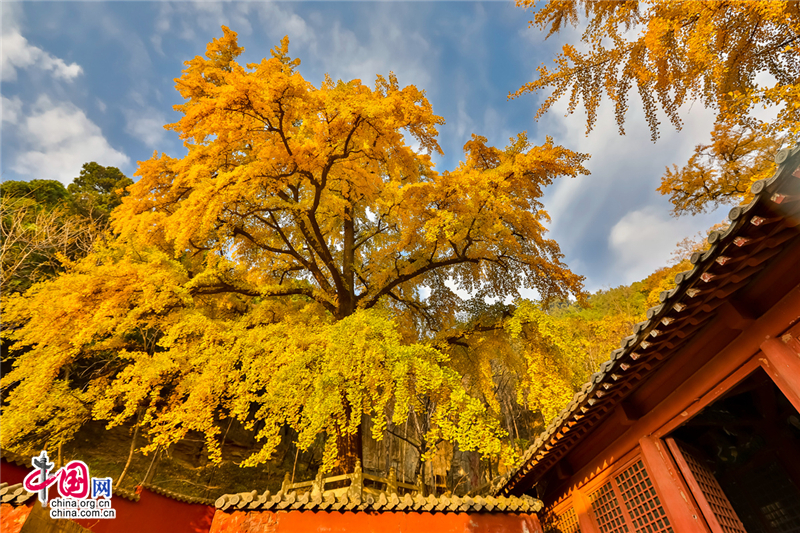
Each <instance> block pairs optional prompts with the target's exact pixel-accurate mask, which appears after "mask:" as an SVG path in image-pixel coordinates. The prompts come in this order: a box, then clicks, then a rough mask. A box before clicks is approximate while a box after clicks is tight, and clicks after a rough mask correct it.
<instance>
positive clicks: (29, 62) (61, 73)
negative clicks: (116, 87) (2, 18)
mask: <svg viewBox="0 0 800 533" xmlns="http://www.w3.org/2000/svg"><path fill="white" fill-rule="evenodd" d="M1 50H2V51H1V52H0V61H2V78H3V80H4V81H7V82H8V81H14V80H16V79H17V69H27V68H28V67H35V68H39V69H42V70H46V71H51V72H52V73H53V76H54V77H56V78H60V79H64V80H68V81H71V80H74V79H75V78H77V77H78V76H79V75H80V74H81V73H82V72H83V69H82V68H81V66H80V65H78V64H77V63H69V64H67V63H66V62H65V61H64V60H63V59H61V58H58V57H55V56H53V55H51V54H49V53H47V52H45V51H44V50H42V49H41V48H39V47H37V46H33V45H32V44H30V43H29V42H28V40H27V39H25V37H23V36H22V35H21V34H20V33H19V31H17V30H16V29H13V28H12V29H10V30H9V31H7V32H3V36H2V48H1Z"/></svg>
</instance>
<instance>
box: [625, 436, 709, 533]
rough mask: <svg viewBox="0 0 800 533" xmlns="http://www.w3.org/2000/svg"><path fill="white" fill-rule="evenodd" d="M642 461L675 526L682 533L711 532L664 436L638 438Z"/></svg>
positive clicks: (674, 528) (675, 529)
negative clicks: (673, 458) (668, 448)
mask: <svg viewBox="0 0 800 533" xmlns="http://www.w3.org/2000/svg"><path fill="white" fill-rule="evenodd" d="M639 446H640V447H641V450H642V460H643V461H644V466H645V468H647V472H648V473H649V474H650V479H652V480H653V484H654V485H655V486H656V492H657V493H658V495H659V496H660V497H661V504H662V505H663V506H664V510H665V511H666V512H667V516H668V517H669V519H670V521H671V522H672V529H673V530H674V531H680V532H681V533H708V527H707V526H706V523H705V520H704V519H703V517H702V515H701V514H700V510H699V509H698V508H697V506H696V505H695V502H694V499H693V498H692V494H691V492H689V489H688V488H687V487H686V484H685V483H684V481H683V478H682V477H681V475H680V473H679V472H678V469H677V467H676V466H675V463H674V462H673V460H672V457H671V456H670V454H669V450H667V446H666V445H665V444H664V441H662V440H661V439H655V438H653V437H642V438H641V440H639Z"/></svg>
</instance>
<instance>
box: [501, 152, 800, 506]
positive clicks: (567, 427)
mask: <svg viewBox="0 0 800 533" xmlns="http://www.w3.org/2000/svg"><path fill="white" fill-rule="evenodd" d="M775 162H776V163H777V164H778V169H777V170H776V171H775V174H774V175H773V176H772V177H771V178H768V179H764V180H760V181H757V182H756V183H754V184H753V186H752V188H751V192H752V193H753V195H754V198H753V200H752V201H751V202H750V203H749V204H747V205H745V206H737V207H734V208H733V209H731V211H730V213H729V214H728V218H729V220H730V221H731V223H730V225H729V226H728V227H727V228H726V229H724V230H721V231H714V232H712V233H711V234H710V235H709V236H708V243H709V244H710V248H709V249H708V250H706V251H704V252H696V253H695V254H693V255H692V258H691V263H692V264H693V265H694V268H692V269H691V270H688V271H685V272H681V273H679V274H678V275H677V276H675V287H674V288H673V289H671V290H668V291H664V292H662V293H661V294H660V295H659V300H660V301H661V304H660V305H657V306H655V307H652V308H650V309H648V310H647V320H645V321H644V322H640V323H638V324H636V325H635V326H634V328H633V330H634V334H633V335H630V336H628V337H625V338H624V339H622V341H621V343H620V345H621V347H620V348H618V349H616V350H614V351H612V352H611V357H610V359H609V360H608V361H606V362H604V363H602V364H601V365H600V369H599V371H598V372H597V373H595V374H593V375H592V377H591V379H590V380H589V381H588V382H587V383H585V384H584V385H583V386H582V387H581V390H580V391H578V392H577V393H576V394H575V396H574V397H573V399H572V401H571V402H569V404H567V406H566V408H565V409H564V410H562V411H561V412H560V413H559V414H558V416H556V417H555V419H553V421H552V422H551V423H550V424H549V425H548V427H547V428H546V429H545V430H544V431H543V432H542V433H541V434H540V435H539V436H538V437H537V438H536V440H535V441H534V443H533V444H532V445H531V446H530V447H529V448H528V449H527V450H526V451H525V453H524V454H523V456H522V457H521V459H520V461H519V462H518V463H517V466H516V467H515V468H514V469H513V470H511V471H509V472H508V473H506V474H504V475H503V476H501V477H500V478H498V479H497V480H495V482H494V483H493V490H492V493H493V494H495V495H497V494H505V495H508V494H510V493H511V492H512V490H514V487H515V486H516V485H517V484H518V483H519V482H520V481H521V480H522V479H523V478H524V477H525V476H527V475H528V474H531V473H532V471H533V470H534V469H535V468H536V469H539V470H540V473H544V472H545V471H546V470H547V469H548V468H550V467H551V466H553V464H555V462H556V461H557V460H558V458H560V457H561V456H563V455H564V454H565V453H566V451H567V450H568V449H570V448H571V447H572V446H574V445H575V444H576V443H577V442H578V440H579V439H580V436H579V433H580V432H578V431H572V430H574V429H576V428H577V427H578V425H579V424H582V423H581V420H582V419H591V420H593V421H594V422H597V421H599V420H600V419H602V418H603V414H602V413H599V411H598V408H600V407H601V406H600V405H598V401H599V399H600V398H601V397H602V396H604V395H606V392H605V391H606V390H607V389H611V388H612V387H614V385H615V384H616V382H617V381H618V380H619V379H620V377H621V375H625V374H626V373H629V372H626V371H628V370H629V369H631V367H633V366H635V365H636V364H637V360H639V359H640V358H641V359H650V361H649V364H650V365H651V366H654V365H655V364H657V363H658V362H660V361H661V359H663V358H664V355H665V354H664V353H660V354H659V353H654V350H652V349H651V350H649V351H648V354H647V356H646V357H642V354H643V353H644V352H645V351H647V350H648V349H649V348H652V347H653V345H654V344H657V343H659V342H661V341H659V338H660V337H661V335H662V333H664V331H663V330H666V329H669V330H670V331H672V330H673V328H674V327H677V326H671V324H673V323H674V322H676V321H677V322H682V320H681V318H682V317H681V316H680V315H681V314H684V315H685V312H686V310H687V309H689V308H694V307H698V305H697V301H696V300H700V299H701V298H699V296H702V295H703V293H707V292H708V291H709V289H710V288H711V287H709V285H712V286H713V283H711V282H713V280H714V279H715V277H717V276H718V274H716V273H715V272H712V271H715V268H714V267H715V266H717V267H719V266H720V265H725V264H727V263H728V262H733V261H732V260H731V257H729V256H733V255H735V254H737V249H741V248H743V247H747V246H750V245H755V244H756V242H757V240H759V239H772V240H773V241H774V242H776V243H777V244H773V246H772V247H766V249H765V250H764V251H763V252H760V253H759V255H760V256H761V257H759V259H760V261H761V262H760V263H758V264H756V265H752V266H750V267H748V266H747V265H740V266H738V267H737V268H738V271H737V273H736V274H735V275H733V276H730V277H729V278H730V279H727V282H728V283H727V285H725V286H724V287H722V288H721V289H718V290H717V291H716V292H717V293H719V292H724V294H725V295H728V294H731V293H732V292H734V291H736V290H738V289H739V288H741V287H743V286H744V285H745V284H747V282H748V281H749V278H750V276H752V275H754V273H755V272H756V271H758V270H760V267H761V263H763V261H765V260H766V259H768V258H769V257H772V256H773V255H776V254H777V253H778V252H779V251H780V250H779V249H776V248H777V247H778V246H780V244H781V243H783V242H785V240H788V239H789V238H792V237H793V236H796V230H795V229H794V226H796V225H797V224H798V218H797V217H798V215H797V214H793V215H792V216H793V217H794V218H791V217H788V218H789V223H788V224H784V227H783V228H777V229H775V230H773V231H767V232H765V234H764V235H762V236H750V237H748V236H744V235H742V234H743V233H746V232H747V231H750V229H751V228H754V227H757V228H760V227H762V226H763V227H770V226H772V224H773V223H775V222H779V221H785V220H786V219H787V217H781V216H778V217H775V216H773V217H770V218H765V217H762V216H758V215H760V214H762V213H761V211H770V212H772V209H773V208H774V206H775V205H779V204H793V203H794V201H796V200H798V199H800V196H798V194H800V172H798V167H800V144H798V145H796V146H795V147H794V148H786V149H783V150H781V151H780V152H778V154H777V155H776V156H775ZM792 180H794V181H792ZM787 184H788V185H787ZM784 186H786V187H787V188H789V189H792V190H791V191H790V192H789V193H787V192H786V191H784V190H783V188H784ZM796 209H797V207H793V208H790V209H788V211H794V210H796ZM787 228H788V229H791V230H792V231H790V232H786V231H783V233H781V234H779V230H784V229H787ZM787 233H789V235H786V234H787ZM781 239H783V240H781ZM729 251H730V253H729ZM738 255H741V253H739V254H738ZM747 262H748V263H749V261H747ZM706 307H707V306H706ZM706 319H707V317H706ZM695 321H696V320H695ZM703 325H704V323H703V322H702V321H701V322H700V323H699V324H692V322H688V323H687V325H686V326H685V327H686V330H685V331H684V332H683V334H682V335H681V342H680V344H682V342H683V341H684V340H686V339H687V338H688V337H690V336H691V334H692V333H693V332H694V331H697V330H698V329H700V328H701V327H702V326H703ZM651 356H655V357H651ZM630 386H632V385H630ZM628 390H630V389H628ZM584 422H585V421H584ZM584 434H585V433H584ZM556 451H558V452H559V454H558V455H557V456H555V457H556V459H552V457H553V454H554V452H556ZM545 459H550V461H548V462H547V464H543V463H545V461H544V460H545Z"/></svg>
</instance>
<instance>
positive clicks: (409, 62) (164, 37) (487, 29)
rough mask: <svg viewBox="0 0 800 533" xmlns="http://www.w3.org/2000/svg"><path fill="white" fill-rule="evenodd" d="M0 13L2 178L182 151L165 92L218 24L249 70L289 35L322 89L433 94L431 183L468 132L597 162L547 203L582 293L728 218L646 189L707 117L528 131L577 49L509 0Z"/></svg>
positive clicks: (579, 122) (679, 157) (698, 111)
mask: <svg viewBox="0 0 800 533" xmlns="http://www.w3.org/2000/svg"><path fill="white" fill-rule="evenodd" d="M0 9H1V10H2V84H1V85H0V93H2V104H3V107H2V113H3V116H2V137H1V138H0V147H1V151H0V158H1V162H0V171H2V179H3V180H14V179H23V180H27V179H34V178H46V179H58V180H61V181H62V182H64V183H69V182H71V181H72V179H73V178H74V177H75V176H77V175H78V173H79V172H80V168H81V165H82V164H83V163H85V162H88V161H97V162H98V163H100V164H102V165H107V166H108V165H111V166H117V167H119V168H120V169H121V170H122V171H123V172H124V173H126V174H127V175H129V176H132V175H133V173H134V172H135V170H136V164H137V163H136V162H137V161H140V160H144V159H148V158H149V157H150V156H151V155H152V153H153V151H154V150H158V151H159V152H165V153H167V154H169V155H173V156H178V155H181V154H182V153H184V149H183V147H182V146H181V143H180V141H179V140H178V138H177V135H176V134H175V133H174V132H171V131H166V130H164V129H163V125H164V124H166V123H169V122H173V121H175V120H177V118H178V114H177V113H176V112H175V111H173V110H172V106H173V105H175V104H179V103H182V99H181V98H180V96H179V95H178V93H177V92H176V91H175V89H174V82H173V79H174V78H176V77H178V76H179V75H180V72H181V69H182V67H183V62H184V61H185V60H188V59H190V58H192V57H194V56H195V55H201V54H202V53H203V52H204V51H205V45H206V43H207V42H208V41H210V40H211V39H212V38H214V37H219V36H220V35H221V30H220V26H221V25H227V26H229V27H230V28H231V29H232V30H234V31H236V32H238V33H239V44H240V45H241V46H244V48H245V50H246V51H245V53H244V55H243V57H242V58H240V60H241V62H242V63H245V62H256V61H259V60H260V59H261V58H262V57H265V56H268V55H269V50H270V49H271V48H272V47H274V46H275V45H276V44H278V42H279V41H280V39H281V38H282V37H283V36H284V35H288V36H289V39H290V41H291V44H290V46H289V51H290V54H291V55H293V56H295V57H299V58H300V59H301V61H302V64H301V66H300V72H301V73H302V74H303V76H304V77H305V78H306V79H307V80H309V81H310V82H311V83H314V84H315V85H319V83H320V81H321V80H322V79H323V76H324V74H325V73H329V74H330V75H331V76H332V77H333V78H334V79H343V80H350V79H354V78H359V79H361V80H362V81H363V82H364V83H366V84H368V85H372V83H373V81H374V78H375V75H376V74H383V75H386V74H388V72H389V71H393V72H395V74H397V76H398V78H399V81H400V83H401V85H409V84H414V85H416V86H417V87H419V88H421V89H424V90H426V92H427V96H428V99H429V100H430V102H431V104H432V105H433V109H434V112H436V113H437V114H439V115H441V116H443V117H444V118H445V120H446V124H445V125H444V126H443V127H442V128H441V129H440V137H439V141H440V144H441V146H442V148H443V150H444V152H445V155H444V157H441V158H437V159H436V160H435V161H436V164H437V168H438V169H439V170H446V169H452V168H454V167H455V166H456V164H457V163H458V161H459V159H460V158H461V157H462V149H461V147H462V146H463V144H464V143H465V142H466V141H467V140H468V139H469V137H470V135H471V134H472V133H477V134H480V135H483V136H485V137H487V138H488V139H489V141H490V143H492V144H494V145H496V146H501V147H502V146H505V145H506V143H507V141H508V138H509V137H511V136H513V135H515V134H516V133H518V132H520V131H523V130H525V131H527V132H528V134H529V138H530V139H531V140H532V141H534V142H536V143H537V144H538V143H541V142H543V141H544V138H545V136H546V135H550V136H553V137H554V138H555V140H556V141H557V142H558V143H560V144H563V145H564V146H566V147H568V148H570V149H573V150H577V151H581V152H588V153H590V154H592V159H591V160H590V161H589V163H588V165H587V166H588V168H589V169H590V170H591V172H592V175H590V176H583V177H580V178H576V179H563V180H561V181H558V182H557V183H556V184H554V185H553V186H552V187H551V188H549V189H548V191H547V193H546V198H545V205H546V208H547V209H548V211H549V213H550V215H551V217H552V218H553V222H552V224H551V225H550V229H551V234H550V235H551V236H552V237H553V238H555V239H556V240H557V241H558V242H559V243H560V244H561V247H562V250H563V252H564V254H565V257H566V261H567V263H568V264H569V265H570V267H571V268H572V269H573V271H575V272H577V273H579V274H581V275H584V276H586V278H587V279H586V286H587V288H588V289H590V290H596V289H599V288H607V287H612V286H616V285H619V284H622V283H626V284H627V283H631V282H633V281H636V280H638V279H641V278H643V277H645V276H646V275H647V274H649V273H650V272H652V271H653V270H655V269H656V268H658V267H659V266H663V265H665V264H666V263H667V261H668V260H669V257H670V253H671V252H672V250H673V249H674V247H675V244H676V243H677V242H678V241H679V240H681V239H683V238H684V237H687V236H691V235H695V234H696V233H697V232H698V231H702V230H705V229H706V228H708V227H709V226H711V225H712V224H714V223H717V222H720V221H721V220H722V219H723V218H724V214H725V212H726V210H725V209H722V210H718V211H717V212H714V213H710V214H706V215H702V216H697V217H683V218H680V219H675V218H672V217H670V214H669V212H670V205H669V203H668V202H667V200H666V199H665V198H663V197H661V196H660V195H659V194H658V193H657V192H656V191H655V189H656V187H657V186H658V184H659V178H660V176H661V175H662V174H663V172H664V168H665V166H667V165H672V164H679V165H680V164H682V163H683V162H685V161H686V159H687V158H688V157H689V155H690V154H691V152H692V149H693V147H694V145H696V144H698V143H702V142H706V141H707V140H708V136H709V132H710V131H711V123H712V117H713V115H712V114H711V113H710V112H708V111H707V110H704V109H703V108H702V106H701V104H700V103H696V104H694V105H693V106H691V107H689V106H687V108H686V109H685V110H684V115H683V118H684V121H685V127H684V129H683V130H682V131H680V132H676V131H674V130H673V129H671V128H665V129H664V131H663V132H662V136H661V139H660V140H659V141H658V143H657V144H653V143H652V142H650V134H649V131H648V129H647V126H646V123H645V121H644V116H643V113H642V112H641V111H640V110H639V109H637V108H636V102H638V100H637V99H636V98H635V97H632V98H631V111H630V112H629V115H628V122H627V124H626V133H627V135H625V136H620V135H619V134H618V133H617V128H616V125H615V124H614V121H613V113H612V110H611V108H610V107H604V108H603V109H601V112H600V114H599V118H598V123H597V126H596V128H595V130H594V131H593V132H592V133H591V134H590V135H588V136H587V135H585V119H584V116H583V115H581V114H575V115H572V116H568V117H566V116H564V115H565V110H566V103H565V102H560V103H559V105H557V106H556V108H555V109H554V110H552V111H551V112H550V113H549V114H548V115H547V116H545V117H544V118H543V119H542V120H540V121H539V122H535V121H534V114H535V112H536V109H537V108H538V104H539V102H540V101H541V99H543V98H544V97H545V96H546V95H545V94H542V95H526V96H524V97H522V98H518V99H515V100H508V99H507V95H508V94H509V92H512V91H515V90H516V89H517V88H519V87H520V86H521V85H522V84H523V83H525V82H526V81H528V80H532V79H533V78H534V73H535V69H536V67H537V66H539V65H540V64H541V63H550V62H551V61H552V58H553V57H555V55H556V53H557V51H558V50H559V48H560V46H561V45H562V44H563V43H564V42H567V41H572V42H577V36H578V35H579V33H578V32H576V31H569V32H567V33H564V34H562V35H559V36H555V37H553V38H551V39H550V40H548V41H545V40H544V35H543V34H541V33H539V32H538V31H537V30H536V29H533V28H528V24H527V21H528V20H529V19H530V18H531V17H530V14H529V13H528V12H526V11H524V10H522V9H521V8H518V7H516V6H514V4H513V3H512V2H500V1H492V2H456V1H448V2H417V1H414V2H366V1H362V2H334V1H328V2H269V3H268V2H226V3H215V2H176V3H166V2H86V3H83V2H24V3H23V2H3V3H2V7H0ZM662 122H664V123H666V120H665V121H662Z"/></svg>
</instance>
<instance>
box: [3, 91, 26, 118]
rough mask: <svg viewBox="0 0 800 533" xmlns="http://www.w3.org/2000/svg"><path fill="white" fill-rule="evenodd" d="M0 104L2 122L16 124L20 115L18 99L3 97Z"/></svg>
mask: <svg viewBox="0 0 800 533" xmlns="http://www.w3.org/2000/svg"><path fill="white" fill-rule="evenodd" d="M2 102H3V106H2V108H0V109H2V115H3V122H8V123H9V124H16V123H17V120H19V116H20V114H21V113H22V100H20V99H19V96H14V97H13V98H6V97H5V96H3V97H2Z"/></svg>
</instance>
